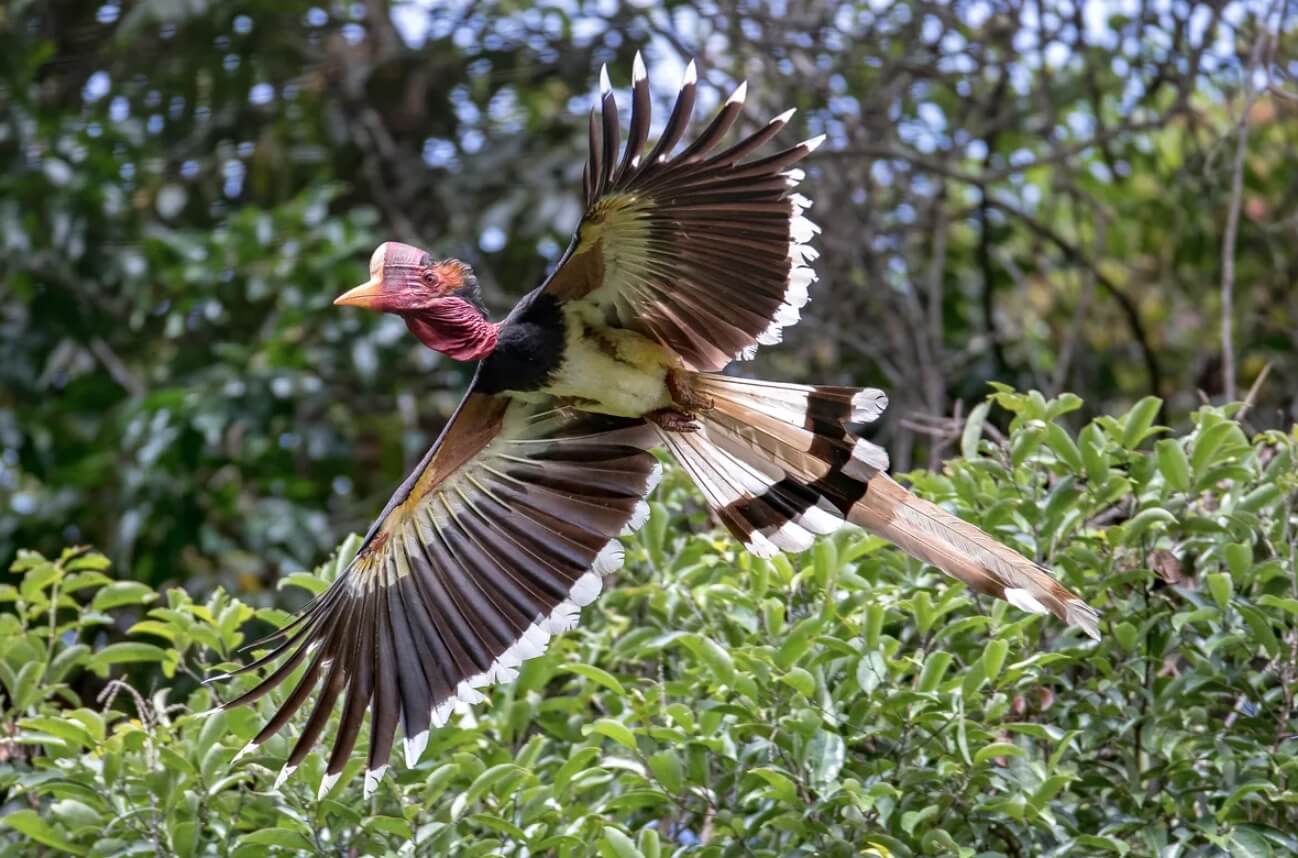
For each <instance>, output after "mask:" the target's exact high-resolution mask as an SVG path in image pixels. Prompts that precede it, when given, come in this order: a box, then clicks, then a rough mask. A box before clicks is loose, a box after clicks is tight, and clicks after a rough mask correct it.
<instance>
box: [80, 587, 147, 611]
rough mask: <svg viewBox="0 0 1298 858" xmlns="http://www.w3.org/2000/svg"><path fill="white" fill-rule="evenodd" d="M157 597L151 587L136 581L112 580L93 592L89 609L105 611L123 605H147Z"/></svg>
mask: <svg viewBox="0 0 1298 858" xmlns="http://www.w3.org/2000/svg"><path fill="white" fill-rule="evenodd" d="M157 598H158V594H157V593H155V592H153V588H152V587H149V586H147V585H145V584H141V583H139V582H138V581H114V582H113V583H111V584H109V585H108V586H107V587H104V588H103V589H101V590H100V591H99V592H98V593H95V598H94V599H93V600H91V602H90V608H91V610H95V611H107V610H111V609H112V608H120V607H122V606H123V605H147V604H148V603H149V602H152V601H154V600H155V599H157Z"/></svg>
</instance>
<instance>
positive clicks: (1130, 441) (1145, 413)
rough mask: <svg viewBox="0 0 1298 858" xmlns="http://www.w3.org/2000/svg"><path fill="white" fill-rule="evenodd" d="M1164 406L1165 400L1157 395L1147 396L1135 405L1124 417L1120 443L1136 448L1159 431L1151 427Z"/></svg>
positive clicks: (1127, 447) (1126, 446)
mask: <svg viewBox="0 0 1298 858" xmlns="http://www.w3.org/2000/svg"><path fill="white" fill-rule="evenodd" d="M1162 407H1163V400H1161V399H1159V398H1158V397H1157V396H1146V397H1145V398H1144V399H1142V400H1140V401H1139V402H1137V403H1136V404H1135V405H1133V406H1132V408H1131V410H1130V411H1128V412H1127V415H1126V417H1124V418H1123V421H1122V437H1121V439H1120V440H1119V442H1118V443H1120V444H1121V445H1122V446H1123V447H1124V448H1126V449H1128V450H1134V449H1136V448H1137V447H1139V446H1140V442H1141V441H1144V440H1145V439H1146V438H1148V437H1149V436H1150V435H1152V434H1154V433H1155V432H1157V431H1159V430H1157V429H1152V428H1150V427H1152V426H1153V425H1154V418H1156V417H1157V416H1158V411H1159V409H1160V408H1162Z"/></svg>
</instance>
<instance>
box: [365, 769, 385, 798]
mask: <svg viewBox="0 0 1298 858" xmlns="http://www.w3.org/2000/svg"><path fill="white" fill-rule="evenodd" d="M387 773H388V767H387V766H386V765H382V766H379V767H378V768H377V769H368V770H366V772H365V786H364V789H363V792H364V795H365V797H366V798H369V797H370V796H372V795H374V790H376V789H378V787H379V781H381V780H383V776H384V775H385V774H387Z"/></svg>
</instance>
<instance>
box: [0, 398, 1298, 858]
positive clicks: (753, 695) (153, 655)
mask: <svg viewBox="0 0 1298 858" xmlns="http://www.w3.org/2000/svg"><path fill="white" fill-rule="evenodd" d="M991 400H992V401H990V402H988V403H985V404H983V405H980V406H979V407H978V408H977V409H975V411H974V412H973V413H972V414H971V415H970V417H969V419H968V420H967V421H966V422H965V424H964V426H963V427H962V446H963V449H964V454H965V455H964V457H962V458H960V459H956V460H953V461H952V462H950V463H949V464H948V466H947V467H946V468H945V469H944V470H943V471H942V473H940V474H935V473H927V472H918V473H916V474H913V475H912V478H913V480H914V482H915V485H916V487H917V489H918V490H919V491H920V492H921V493H922V494H924V495H926V496H928V497H930V498H932V499H934V500H936V501H940V502H942V503H944V504H945V505H947V506H948V507H949V508H951V509H953V510H955V511H957V512H959V513H960V514H961V515H962V516H965V517H967V518H969V519H970V520H973V521H975V522H977V523H978V524H979V525H981V526H982V527H984V528H986V529H988V530H989V531H991V532H993V533H994V534H996V535H997V537H998V538H1001V539H1003V540H1006V541H1007V542H1009V543H1011V544H1014V545H1015V546H1017V547H1018V548H1020V549H1021V550H1023V551H1024V552H1026V553H1027V554H1029V555H1031V556H1035V557H1038V558H1040V559H1041V560H1043V561H1044V562H1047V563H1049V564H1051V565H1052V566H1053V567H1054V568H1055V569H1056V571H1057V574H1058V575H1060V577H1061V578H1062V579H1064V580H1065V581H1066V582H1067V583H1068V585H1069V586H1070V587H1071V588H1073V589H1075V590H1076V591H1078V592H1080V593H1082V594H1084V595H1085V596H1086V597H1087V598H1088V599H1089V600H1090V601H1091V602H1092V604H1094V605H1095V606H1096V607H1097V608H1098V609H1099V610H1100V611H1101V614H1102V629H1103V631H1104V633H1105V636H1104V639H1103V641H1101V642H1092V641H1090V640H1089V639H1087V638H1086V637H1084V636H1082V635H1081V634H1080V633H1079V632H1078V631H1077V630H1076V629H1071V628H1066V627H1064V626H1063V625H1062V624H1060V623H1058V622H1056V621H1055V620H1053V619H1052V618H1047V617H1040V616H1035V615H1029V614H1024V613H1022V612H1019V611H1016V610H1014V609H1012V608H1010V607H1009V606H1007V605H1006V604H1004V603H1001V602H995V603H988V602H982V601H979V600H977V599H975V598H974V597H972V596H971V594H970V593H969V592H968V591H967V590H965V589H964V588H963V587H962V586H960V585H957V584H952V583H951V582H950V581H949V580H948V579H945V578H943V577H942V576H941V575H940V574H938V573H937V572H935V571H934V570H933V569H931V568H929V567H923V566H921V565H920V564H918V563H916V562H914V561H912V560H909V559H908V558H906V557H905V555H903V554H901V553H900V552H899V551H897V550H895V549H893V548H891V547H889V546H886V545H885V544H884V543H882V542H881V541H880V540H878V539H876V538H873V537H867V536H865V535H863V534H861V533H860V532H855V531H854V532H840V533H839V534H837V535H835V536H834V537H833V538H829V539H825V540H822V541H821V542H819V543H818V544H817V545H816V547H815V548H814V550H812V551H809V552H807V553H805V554H802V555H799V556H795V557H783V556H782V557H778V558H776V559H774V560H772V561H770V562H767V561H763V560H759V559H755V558H753V557H751V556H750V555H748V554H746V553H745V552H744V551H743V550H742V549H741V548H740V547H739V546H738V545H737V544H736V543H734V542H733V541H731V540H730V539H728V538H727V537H725V536H721V535H718V534H716V533H706V525H705V521H704V512H703V510H702V508H701V505H700V504H699V501H698V499H697V498H696V496H695V495H694V493H693V492H692V490H691V489H689V488H688V485H687V482H686V479H685V477H684V475H683V474H681V473H680V472H678V471H671V472H669V474H668V478H667V480H666V481H665V482H664V484H663V485H662V486H660V487H659V488H658V489H657V490H656V493H655V494H654V496H653V498H652V500H653V503H652V509H653V512H652V515H651V518H650V521H649V523H648V524H647V526H646V527H645V528H644V529H643V530H642V531H641V532H640V534H638V535H637V536H636V537H631V538H628V539H627V545H628V563H627V566H626V568H625V570H624V571H623V572H620V573H618V575H617V580H616V586H614V587H612V588H610V590H609V592H607V593H606V595H605V596H604V597H603V598H602V599H601V601H600V602H599V609H598V610H589V611H587V612H586V616H585V617H584V618H583V622H582V624H581V625H580V626H579V627H578V628H577V629H576V630H575V631H573V632H571V633H569V634H567V635H565V636H562V637H559V638H556V639H555V640H554V641H553V642H552V644H551V646H550V648H549V650H548V652H547V653H546V654H545V655H543V656H541V657H539V658H536V659H534V660H532V661H529V662H527V663H526V665H525V667H524V669H523V671H522V674H521V676H520V678H519V679H518V681H517V682H515V683H512V684H509V685H506V686H504V687H498V688H496V689H494V690H493V691H492V693H491V701H490V704H489V705H483V706H480V707H478V708H477V709H475V710H469V709H468V708H463V707H462V708H461V709H459V710H457V714H456V715H455V717H453V719H452V723H451V724H450V725H448V726H447V727H445V728H442V729H439V730H434V731H433V734H432V738H431V741H430V743H429V746H428V749H427V751H426V752H425V754H424V756H423V759H422V760H421V762H420V763H419V764H418V766H417V768H416V769H415V770H407V769H405V768H404V767H403V766H399V765H398V766H394V768H393V770H392V772H390V773H389V776H388V777H387V779H385V780H384V781H383V783H382V785H381V786H380V789H379V791H378V793H377V794H376V796H375V797H374V798H373V799H372V800H371V801H370V802H365V801H363V800H362V799H361V797H360V790H361V783H360V777H359V773H360V768H361V766H362V759H363V755H358V756H357V758H356V759H355V760H354V762H353V763H352V765H351V766H350V767H349V768H348V769H347V770H346V772H345V773H344V775H343V777H342V779H341V780H340V782H339V783H338V784H337V785H336V786H335V787H334V788H333V790H332V791H331V792H330V794H329V795H328V796H327V797H326V798H325V799H324V800H322V801H319V802H317V801H316V800H315V798H314V796H315V791H316V786H317V784H318V783H319V780H320V778H321V775H322V773H323V765H324V762H323V756H322V755H321V754H320V753H318V752H317V753H315V754H313V755H311V756H310V757H308V759H307V761H306V762H305V763H304V764H303V765H302V767H301V769H300V770H299V771H298V772H297V773H295V774H294V775H293V776H292V777H291V778H290V779H289V780H288V781H287V782H286V784H285V785H284V786H283V788H282V789H278V790H276V789H271V788H270V784H271V780H272V778H273V776H274V773H275V771H276V770H277V769H278V768H279V766H280V764H281V763H282V761H283V759H284V757H285V756H286V754H287V752H288V749H289V737H288V736H282V737H277V738H275V739H272V740H270V741H268V742H267V743H265V744H264V745H262V746H260V747H259V748H258V749H257V750H256V751H255V752H254V753H252V754H251V755H250V756H249V757H247V758H245V759H243V760H240V761H239V762H237V763H233V762H232V760H233V758H234V756H235V754H236V752H237V751H238V750H239V749H240V748H241V747H242V745H243V744H244V743H246V742H247V740H248V739H249V738H251V737H252V735H253V734H254V732H255V731H256V730H257V728H258V727H259V726H260V723H261V722H262V721H263V719H264V718H265V717H267V715H268V714H269V712H270V711H271V708H272V707H273V706H274V705H275V704H276V703H277V702H278V699H279V696H280V695H281V693H282V692H281V691H276V692H273V693H272V695H271V696H270V698H267V699H265V700H263V701H261V702H260V703H259V704H257V706H256V707H255V708H251V709H249V708H241V709H237V710H232V711H228V712H224V711H220V710H215V709H213V706H214V704H216V703H217V702H218V701H219V700H220V699H222V698H225V697H227V696H229V695H233V694H236V693H238V691H239V690H240V689H243V688H246V687H248V686H250V685H251V684H252V683H253V682H254V681H255V680H256V677H255V675H253V676H243V677H239V678H237V679H235V680H232V681H231V682H229V683H228V684H227V683H222V684H217V685H215V686H203V685H200V684H199V682H198V680H200V679H201V678H202V677H203V676H205V675H208V674H209V672H211V671H214V670H221V669H225V668H228V667H230V666H233V664H234V663H235V662H234V661H233V658H234V653H235V650H236V649H237V648H238V647H239V646H240V645H241V644H243V643H244V642H245V638H244V626H245V623H246V622H247V621H249V620H253V619H255V620H256V621H258V623H257V624H258V625H262V626H263V627H264V626H265V624H270V625H272V626H275V625H278V624H280V623H282V622H284V621H285V620H286V619H287V617H288V615H287V614H286V613H284V612H283V611H280V610H277V609H270V608H261V609H254V608H252V607H250V606H248V605H246V604H244V603H243V602H241V601H239V600H237V599H236V598H233V597H231V596H230V595H228V594H227V593H226V592H224V591H222V590H217V591H216V592H214V593H213V594H211V595H209V596H207V597H206V598H204V599H202V600H196V599H194V598H192V597H191V596H190V595H188V594H186V593H185V592H184V591H182V590H180V589H170V590H167V591H165V592H157V591H155V590H154V589H152V588H151V587H148V586H145V585H143V584H140V583H138V582H132V581H124V580H114V579H112V578H111V577H110V576H109V575H108V574H106V570H107V569H108V561H107V560H106V559H105V558H104V557H103V556H101V555H98V554H94V553H86V552H85V551H83V550H69V551H65V552H64V553H63V554H62V555H60V556H59V557H58V558H57V559H54V560H50V559H46V558H44V557H42V556H40V555H37V554H35V553H30V552H24V553H22V554H21V555H20V556H19V559H18V560H17V562H16V563H15V564H14V567H13V571H14V572H15V573H17V576H18V577H17V578H14V579H11V580H12V582H13V583H7V584H4V585H3V586H0V601H3V602H5V603H7V604H8V605H9V606H10V607H11V608H12V611H11V612H10V613H6V614H4V615H0V683H2V684H3V688H4V696H3V709H2V710H0V791H2V792H4V793H7V795H8V800H7V804H6V805H5V806H4V816H3V818H0V854H31V850H32V849H34V848H36V845H37V844H41V845H43V846H45V847H48V850H49V851H51V852H60V853H68V854H74V855H94V856H110V855H124V854H139V853H147V854H158V855H177V856H187V855H198V854H230V855H239V856H244V855H247V856H252V855H265V854H366V855H371V854H373V855H379V854H387V855H460V856H474V855H542V854H546V855H549V854H553V855H558V856H564V858H567V856H603V858H637V857H638V856H644V858H657V856H660V855H684V854H690V855H701V856H732V855H733V856H790V855H807V856H811V855H816V856H858V855H873V856H907V855H937V854H940V855H959V856H974V855H981V856H988V858H990V857H991V856H1023V855H1095V854H1117V855H1159V856H1162V857H1163V858H1189V856H1210V855H1212V856H1215V855H1222V854H1228V855H1232V856H1239V858H1259V856H1271V855H1277V856H1278V855H1285V854H1293V853H1294V852H1295V851H1298V840H1296V839H1295V836H1294V832H1295V831H1296V830H1298V810H1296V808H1298V763H1295V759H1296V756H1295V751H1298V739H1296V738H1295V737H1296V736H1298V710H1296V709H1295V701H1294V692H1295V688H1298V685H1295V676H1296V675H1298V657H1296V655H1295V653H1296V652H1298V558H1296V557H1295V551H1296V549H1295V548H1294V546H1295V543H1296V540H1295V534H1294V527H1295V524H1296V523H1298V517H1296V515H1298V514H1296V511H1295V508H1294V504H1295V500H1296V499H1298V435H1296V434H1293V433H1290V434H1283V433H1280V432H1277V431H1269V432H1262V433H1257V434H1255V435H1253V436H1252V437H1249V435H1248V434H1247V433H1246V432H1245V431H1244V430H1243V428H1242V427H1241V425H1240V424H1239V423H1238V422H1237V421H1236V420H1234V419H1232V416H1231V415H1232V414H1233V413H1234V412H1235V411H1236V408H1237V407H1236V406H1230V407H1227V408H1211V407H1205V408H1202V409H1200V410H1198V411H1197V412H1196V413H1195V414H1194V415H1193V419H1192V425H1193V428H1192V430H1191V431H1190V432H1189V433H1187V434H1183V435H1177V434H1174V433H1171V432H1169V431H1168V430H1167V429H1165V428H1164V427H1162V426H1160V425H1158V424H1157V417H1156V415H1157V414H1158V411H1159V406H1160V403H1159V402H1158V401H1157V400H1154V399H1146V400H1142V401H1141V402H1139V403H1138V404H1136V405H1135V406H1134V407H1133V408H1132V409H1131V410H1130V411H1128V412H1127V413H1125V414H1123V415H1122V416H1120V417H1100V418H1097V419H1095V420H1092V421H1090V422H1088V423H1086V425H1085V426H1084V427H1083V428H1082V429H1081V431H1080V432H1077V433H1074V432H1072V431H1071V430H1070V429H1069V428H1068V427H1067V426H1066V422H1065V418H1066V417H1067V415H1068V414H1069V413H1070V412H1075V411H1077V410H1078V409H1080V408H1081V407H1082V404H1083V403H1082V401H1081V400H1080V399H1079V398H1078V397H1076V396H1073V395H1071V394H1066V395H1064V396H1061V397H1059V398H1058V399H1046V398H1044V397H1042V396H1041V395H1040V394H1037V393H1035V392H1034V393H1031V394H1026V395H1024V394H1018V393H1014V392H1013V391H1011V390H1009V389H1001V390H999V391H998V392H997V393H995V394H994V395H993V396H992V398H991ZM993 403H994V404H995V405H996V406H999V408H996V409H994V410H993V409H992V407H991V406H992V404H993ZM1000 416H1008V417H1009V421H1008V425H1009V430H1008V433H1009V434H1008V437H1007V438H1005V439H1002V440H1000V441H993V440H991V439H990V438H989V437H988V435H990V434H995V432H994V430H993V429H992V427H993V425H994V423H995V420H991V421H990V422H989V418H996V417H1000ZM357 545H358V541H357V540H356V539H355V538H354V537H353V538H351V539H349V540H348V541H347V542H346V543H345V544H344V545H343V547H342V548H341V549H340V550H339V552H338V554H337V556H336V557H335V559H334V560H332V561H331V562H330V563H329V564H327V565H326V566H325V567H323V568H322V569H320V570H317V572H316V573H315V574H314V575H311V574H307V573H297V574H294V575H292V576H289V577H288V578H287V579H286V580H285V582H284V583H285V585H287V586H288V587H291V588H293V589H298V588H304V589H305V590H307V591H308V592H311V593H314V592H318V591H319V590H320V589H321V588H323V587H324V586H325V582H326V581H327V580H329V579H330V578H331V577H332V576H333V575H335V574H337V571H338V570H339V569H340V568H341V567H342V566H343V565H344V564H345V563H346V562H347V560H348V558H349V557H350V556H351V553H352V552H354V551H355V549H356V547H357ZM123 629H124V631H122V630H123ZM303 717H305V716H304V715H302V714H300V715H299V717H298V718H297V719H295V721H294V725H299V724H300V722H301V720H302V718H303ZM290 726H293V725H290ZM288 732H292V731H291V729H290V731H288ZM362 736H364V732H363V733H362ZM328 738H329V737H328V736H326V739H328Z"/></svg>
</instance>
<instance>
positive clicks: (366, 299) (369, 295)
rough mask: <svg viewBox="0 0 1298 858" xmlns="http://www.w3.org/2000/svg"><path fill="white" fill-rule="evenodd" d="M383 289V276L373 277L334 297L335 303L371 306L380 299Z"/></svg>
mask: <svg viewBox="0 0 1298 858" xmlns="http://www.w3.org/2000/svg"><path fill="white" fill-rule="evenodd" d="M382 291H383V278H381V277H371V278H370V279H369V281H368V282H365V283H362V284H361V285H359V286H357V287H356V288H354V289H348V290H347V291H346V292H344V293H343V294H341V295H339V296H338V297H337V298H335V299H334V303H335V304H342V305H346V306H351V307H371V306H373V304H374V302H375V301H377V300H378V298H379V294H380V293H381V292H382Z"/></svg>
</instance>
